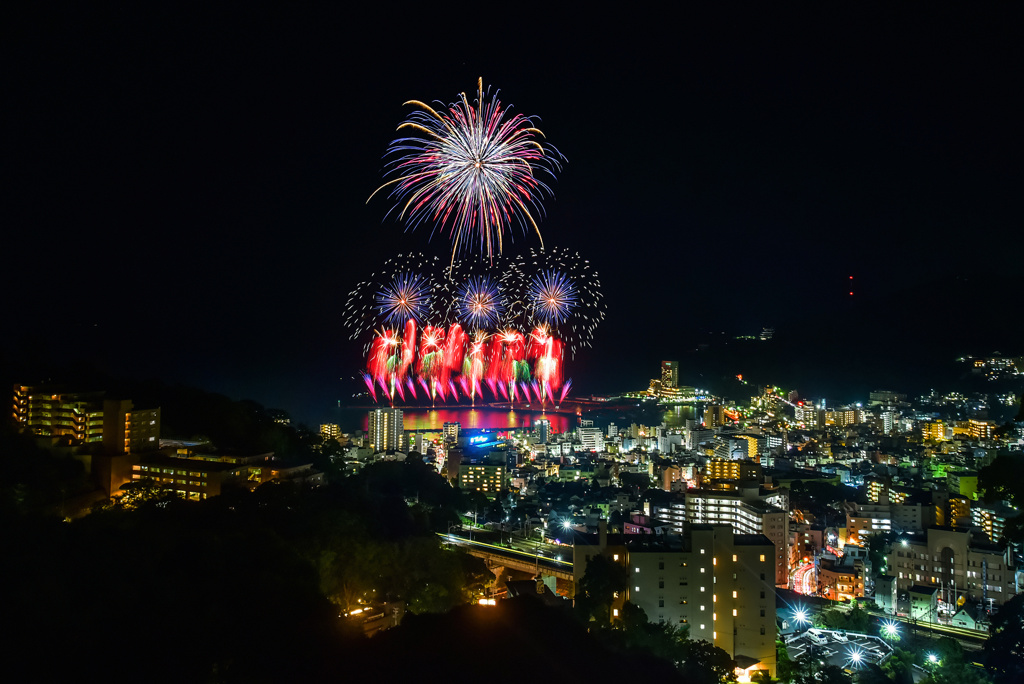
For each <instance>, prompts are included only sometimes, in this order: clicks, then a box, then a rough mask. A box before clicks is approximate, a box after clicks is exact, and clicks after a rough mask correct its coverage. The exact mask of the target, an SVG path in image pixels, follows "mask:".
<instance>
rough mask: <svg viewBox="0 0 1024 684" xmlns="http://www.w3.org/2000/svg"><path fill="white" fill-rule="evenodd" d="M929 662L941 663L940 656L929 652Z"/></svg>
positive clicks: (933, 663)
mask: <svg viewBox="0 0 1024 684" xmlns="http://www.w3.org/2000/svg"><path fill="white" fill-rule="evenodd" d="M928 662H929V663H931V664H932V665H938V664H939V656H937V655H935V654H934V653H929V654H928Z"/></svg>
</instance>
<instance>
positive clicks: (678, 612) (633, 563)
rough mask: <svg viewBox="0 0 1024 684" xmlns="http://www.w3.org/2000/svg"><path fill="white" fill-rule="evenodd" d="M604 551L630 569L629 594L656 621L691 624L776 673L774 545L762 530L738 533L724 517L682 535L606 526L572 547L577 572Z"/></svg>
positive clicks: (697, 633) (693, 634)
mask: <svg viewBox="0 0 1024 684" xmlns="http://www.w3.org/2000/svg"><path fill="white" fill-rule="evenodd" d="M595 542H596V543H595ZM598 553H601V554H604V555H607V556H609V557H610V558H611V559H612V560H613V561H614V562H617V563H620V564H622V566H623V567H624V568H625V569H626V570H627V572H628V575H629V581H628V586H627V587H626V592H625V596H624V597H623V598H624V600H628V601H630V602H631V603H633V604H635V605H637V606H640V607H641V608H643V609H644V612H645V613H646V614H647V617H648V619H649V620H651V622H659V623H665V624H671V625H673V626H676V627H680V626H683V627H688V628H689V634H690V638H691V639H693V640H706V641H709V642H711V643H713V644H714V645H715V646H717V647H719V648H721V649H723V650H725V651H726V652H727V653H728V654H729V655H730V656H731V657H732V658H734V659H737V660H740V661H742V662H743V663H744V664H745V666H749V667H751V668H752V669H755V670H756V669H764V670H768V674H770V675H771V676H774V675H775V672H776V670H775V666H776V660H775V657H776V653H775V632H776V628H775V586H774V582H773V573H772V562H771V561H772V554H773V553H774V545H773V544H772V542H771V540H769V539H768V538H766V537H765V536H764V535H734V534H733V533H732V529H731V528H730V527H729V526H725V525H687V527H686V530H685V532H684V534H682V535H678V536H677V535H668V536H657V537H655V536H654V535H638V536H636V537H634V538H633V539H631V540H629V541H624V540H623V538H621V537H619V538H618V539H614V538H613V539H612V540H611V542H609V541H608V539H607V535H603V534H602V535H599V536H598V539H597V540H593V539H591V540H590V543H589V544H588V543H579V542H578V543H577V544H576V545H575V546H574V547H573V566H574V574H575V575H578V577H580V578H582V576H583V574H584V573H585V571H586V563H587V561H588V560H589V559H590V558H593V557H594V555H596V554H598ZM613 611H616V612H617V611H618V608H613ZM751 664H752V665H751Z"/></svg>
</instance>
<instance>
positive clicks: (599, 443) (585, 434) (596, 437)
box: [577, 427, 604, 453]
mask: <svg viewBox="0 0 1024 684" xmlns="http://www.w3.org/2000/svg"><path fill="white" fill-rule="evenodd" d="M577 432H578V433H579V436H580V442H581V443H582V444H583V450H584V451H595V452H597V453H601V452H602V451H604V432H603V431H602V430H601V428H596V427H581V428H579V429H578V430H577Z"/></svg>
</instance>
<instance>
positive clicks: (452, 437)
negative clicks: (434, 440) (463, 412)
mask: <svg viewBox="0 0 1024 684" xmlns="http://www.w3.org/2000/svg"><path fill="white" fill-rule="evenodd" d="M461 429H462V425H461V424H460V423H459V422H457V421H456V422H450V423H445V424H444V428H443V433H442V434H444V443H445V444H458V442H459V431H460V430H461Z"/></svg>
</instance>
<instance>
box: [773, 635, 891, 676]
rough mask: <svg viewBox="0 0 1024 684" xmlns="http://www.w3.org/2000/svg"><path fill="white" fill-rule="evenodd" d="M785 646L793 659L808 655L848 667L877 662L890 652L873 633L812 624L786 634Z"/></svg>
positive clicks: (883, 641) (889, 648)
mask: <svg viewBox="0 0 1024 684" xmlns="http://www.w3.org/2000/svg"><path fill="white" fill-rule="evenodd" d="M786 650H787V651H788V652H789V657H790V658H791V659H793V660H796V659H797V658H803V657H804V656H806V655H811V656H814V657H817V658H819V659H821V660H824V661H825V662H826V663H828V664H830V665H837V666H839V667H842V668H850V669H856V668H857V667H858V666H862V665H866V664H869V663H881V662H882V661H884V660H885V659H886V658H888V657H889V655H890V654H891V653H892V648H891V647H890V646H889V644H888V643H886V642H885V640H883V639H881V638H879V637H876V636H870V635H867V634H859V633H856V632H841V631H833V630H829V629H813V628H812V629H808V630H807V631H805V632H801V633H800V634H794V635H792V636H790V637H789V638H788V639H787V641H786Z"/></svg>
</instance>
